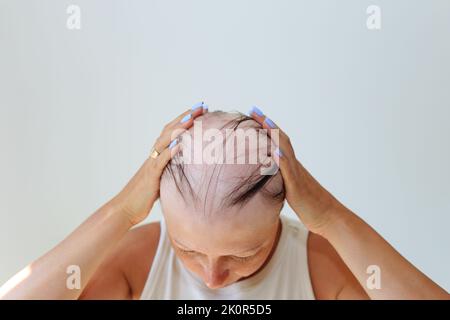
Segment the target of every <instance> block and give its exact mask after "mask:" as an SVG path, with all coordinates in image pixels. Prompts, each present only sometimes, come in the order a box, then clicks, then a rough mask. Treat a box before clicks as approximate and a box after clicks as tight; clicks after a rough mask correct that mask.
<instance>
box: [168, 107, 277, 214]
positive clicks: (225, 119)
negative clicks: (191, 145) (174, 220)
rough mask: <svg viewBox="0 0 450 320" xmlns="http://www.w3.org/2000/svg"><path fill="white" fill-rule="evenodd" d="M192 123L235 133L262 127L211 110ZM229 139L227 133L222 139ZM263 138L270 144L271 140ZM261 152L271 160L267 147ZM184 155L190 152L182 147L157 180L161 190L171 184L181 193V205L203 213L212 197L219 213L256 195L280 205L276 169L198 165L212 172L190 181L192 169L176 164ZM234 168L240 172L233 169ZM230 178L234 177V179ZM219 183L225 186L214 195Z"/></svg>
mask: <svg viewBox="0 0 450 320" xmlns="http://www.w3.org/2000/svg"><path fill="white" fill-rule="evenodd" d="M196 120H197V121H202V124H204V125H206V126H208V125H209V126H210V127H214V128H216V129H219V130H220V131H221V132H227V133H233V132H236V130H238V129H239V128H243V127H245V128H255V129H262V126H261V125H260V124H259V123H258V122H256V121H255V120H254V119H253V118H251V117H249V116H246V115H244V114H242V113H238V112H236V113H229V112H223V111H214V112H209V113H207V114H205V115H203V116H200V117H198V118H197V119H196ZM195 126H196V122H194V126H193V127H192V128H190V129H189V130H188V131H187V132H185V133H183V134H182V135H181V140H182V139H183V136H184V135H186V134H190V135H191V137H192V132H193V128H194V127H195ZM229 136H230V134H229V135H228V136H227V137H226V138H228V137H229ZM267 138H268V140H267V141H268V143H270V142H271V138H270V137H267ZM233 139H234V137H233ZM241 142H242V141H241ZM243 143H245V152H246V154H247V153H248V154H250V152H251V151H250V150H249V148H247V144H246V141H244V142H243ZM264 150H266V151H267V152H266V156H267V157H271V148H270V147H269V148H265V149H264ZM259 151H261V146H258V154H259ZM185 152H190V150H184V149H183V147H182V148H181V151H180V152H179V153H178V154H177V155H175V156H174V158H172V160H171V161H170V162H169V163H168V165H167V166H166V168H165V170H164V172H163V175H162V178H161V181H162V183H161V188H164V185H165V183H174V184H175V186H176V190H177V192H178V193H179V194H181V196H182V198H183V199H184V201H185V202H187V201H192V202H193V203H194V204H202V205H203V208H204V211H206V210H205V207H206V201H207V199H208V197H213V198H215V201H217V202H218V203H219V206H218V208H217V209H219V210H220V209H223V208H230V207H234V206H240V207H243V206H244V205H245V204H246V203H247V202H248V201H250V200H251V199H252V198H253V197H255V196H256V195H258V194H260V195H262V196H263V199H266V200H267V201H268V202H269V203H271V204H273V205H275V204H281V203H284V199H285V187H284V183H283V179H282V178H281V174H280V172H279V170H278V171H277V172H276V173H275V174H261V169H263V166H264V164H263V163H256V164H232V165H231V166H238V167H232V168H230V167H228V168H227V167H226V166H230V164H226V163H225V164H224V163H214V164H201V165H200V166H197V170H200V171H206V170H208V171H212V174H211V175H210V176H209V177H207V178H203V179H201V180H200V181H199V180H194V179H193V178H192V173H193V170H194V169H193V166H192V165H191V164H185V163H184V162H183V161H182V160H181V161H180V158H179V157H181V156H182V155H183V153H185ZM226 168H227V169H226ZM238 168H239V169H240V170H237V169H238ZM232 175H234V176H235V177H234V179H233V177H232ZM219 183H222V184H227V188H225V189H226V190H225V191H224V192H214V190H215V189H214V188H212V189H211V187H212V186H213V185H214V184H215V185H216V186H217V184H219ZM200 188H204V189H206V193H200V191H199V190H200ZM210 189H211V190H212V191H211V190H210ZM222 191H223V190H222Z"/></svg>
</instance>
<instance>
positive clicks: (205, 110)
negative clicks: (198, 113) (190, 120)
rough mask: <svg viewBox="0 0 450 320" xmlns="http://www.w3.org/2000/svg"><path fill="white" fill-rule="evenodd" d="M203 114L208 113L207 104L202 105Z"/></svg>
mask: <svg viewBox="0 0 450 320" xmlns="http://www.w3.org/2000/svg"><path fill="white" fill-rule="evenodd" d="M203 112H208V105H207V104H204V105H203Z"/></svg>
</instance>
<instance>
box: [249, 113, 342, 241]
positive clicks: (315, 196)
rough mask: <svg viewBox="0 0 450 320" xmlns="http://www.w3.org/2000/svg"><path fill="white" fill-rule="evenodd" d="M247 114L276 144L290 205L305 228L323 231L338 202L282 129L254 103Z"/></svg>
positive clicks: (330, 219)
mask: <svg viewBox="0 0 450 320" xmlns="http://www.w3.org/2000/svg"><path fill="white" fill-rule="evenodd" d="M249 114H250V116H251V117H252V118H253V119H255V120H256V121H257V122H258V123H260V124H261V125H262V127H263V128H264V129H267V131H268V134H269V135H270V136H271V137H272V141H273V142H274V143H275V144H277V146H278V148H277V149H276V150H275V154H274V155H272V156H273V158H274V160H275V162H276V163H277V164H278V166H279V167H280V170H281V175H282V177H283V181H284V185H285V188H286V200H287V202H288V204H289V206H290V207H291V208H292V209H293V210H294V211H295V213H296V214H297V216H298V217H299V218H300V220H301V221H302V222H303V224H304V225H305V226H306V227H307V228H308V230H310V231H311V232H314V233H317V234H322V233H323V232H324V230H325V229H326V228H327V227H328V225H329V224H330V223H331V222H332V221H334V220H335V218H337V217H336V212H337V211H336V210H330V209H331V208H333V206H336V205H338V204H339V202H338V201H337V200H336V199H335V198H334V197H333V196H332V195H331V194H330V193H329V192H328V191H326V190H325V189H324V188H323V187H322V186H321V185H320V184H319V183H318V182H317V181H316V180H315V179H314V178H313V177H312V176H311V175H310V174H309V172H308V171H307V170H306V169H305V168H304V167H303V166H302V164H301V163H300V162H299V161H298V160H297V158H296V156H295V152H294V149H293V147H292V144H291V141H290V139H289V137H288V135H287V134H286V133H285V132H284V131H283V130H281V129H280V128H279V127H278V126H277V125H276V124H275V123H274V122H273V121H272V120H271V119H270V118H268V117H267V116H266V115H265V114H264V113H263V112H262V111H261V110H259V109H258V108H256V107H253V108H252V109H251V110H250V112H249ZM275 135H278V138H275V139H274V137H275ZM277 140H278V141H277Z"/></svg>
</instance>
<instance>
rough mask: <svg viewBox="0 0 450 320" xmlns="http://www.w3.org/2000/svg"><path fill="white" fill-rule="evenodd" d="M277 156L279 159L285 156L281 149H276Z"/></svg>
mask: <svg viewBox="0 0 450 320" xmlns="http://www.w3.org/2000/svg"><path fill="white" fill-rule="evenodd" d="M275 154H276V155H277V156H278V157H279V158H281V157H282V156H283V152H281V150H280V148H276V149H275Z"/></svg>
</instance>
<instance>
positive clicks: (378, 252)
mask: <svg viewBox="0 0 450 320" xmlns="http://www.w3.org/2000/svg"><path fill="white" fill-rule="evenodd" d="M332 210H336V212H335V214H337V215H338V216H341V218H340V219H336V220H335V222H334V223H333V224H331V225H330V226H329V228H328V229H327V230H325V231H324V236H325V238H326V239H327V240H328V241H329V242H330V243H331V245H332V246H333V247H334V248H335V249H336V251H337V252H338V254H339V255H340V256H341V258H342V259H343V261H344V262H345V264H346V265H347V266H348V267H349V269H350V270H351V271H352V273H353V275H354V276H355V277H356V278H357V279H358V281H359V283H360V284H361V286H362V287H363V288H364V290H365V291H366V293H367V294H368V295H369V297H370V298H371V299H442V298H444V299H445V298H448V295H447V293H446V291H445V290H444V289H442V288H440V287H439V286H438V285H437V284H436V283H434V282H433V281H432V280H431V279H429V278H428V277H427V276H426V275H425V274H423V273H422V272H420V271H419V270H418V269H417V268H416V267H414V266H413V265H412V264H411V263H410V262H408V261H407V260H406V259H405V258H404V257H403V256H402V255H401V254H399V253H398V252H397V251H396V250H395V249H394V248H393V247H392V246H391V245H390V244H389V243H388V242H387V241H386V240H384V239H383V237H381V235H379V234H378V233H377V232H376V231H375V230H374V229H373V228H371V227H370V226H369V225H368V224H367V223H366V222H364V221H363V220H362V219H360V218H359V217H357V216H356V215H355V214H354V213H352V212H351V211H349V210H348V209H346V208H345V207H343V206H342V205H340V204H339V205H337V206H336V207H335V208H334V209H332ZM369 266H376V267H378V268H379V271H380V288H379V289H378V288H369V287H368V286H367V280H368V278H369V276H370V275H371V274H368V273H367V268H368V267H369Z"/></svg>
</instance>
